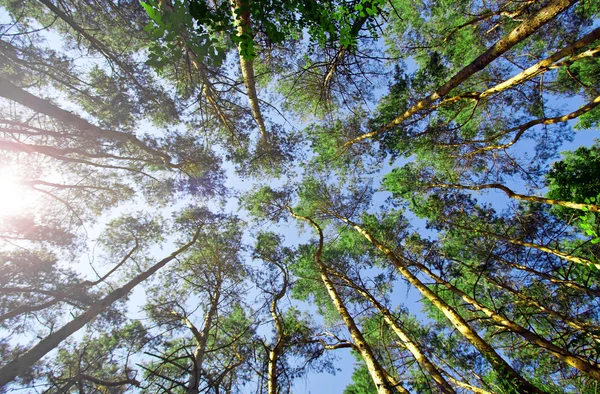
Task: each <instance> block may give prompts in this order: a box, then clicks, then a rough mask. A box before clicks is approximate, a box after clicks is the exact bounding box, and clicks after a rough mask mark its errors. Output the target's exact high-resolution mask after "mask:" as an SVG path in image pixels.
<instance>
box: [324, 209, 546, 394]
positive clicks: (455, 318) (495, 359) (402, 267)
mask: <svg viewBox="0 0 600 394" xmlns="http://www.w3.org/2000/svg"><path fill="white" fill-rule="evenodd" d="M329 213H330V214H331V215H333V216H334V217H336V218H338V219H339V220H341V221H342V222H344V223H346V224H348V225H349V226H351V227H352V228H354V229H355V230H356V231H357V232H358V233H360V234H361V235H362V236H364V237H365V238H366V239H367V240H368V241H369V242H371V244H373V246H375V248H377V249H378V250H379V251H380V252H382V253H383V254H385V255H386V256H387V258H388V259H389V260H390V261H391V262H392V264H394V266H395V267H396V269H397V270H398V271H399V272H400V274H402V276H404V278H406V280H408V282H409V283H410V284H412V285H413V286H414V287H415V288H416V289H417V290H419V292H420V293H421V294H422V295H423V296H424V297H425V298H427V299H428V300H429V301H430V302H431V303H432V304H433V305H434V306H435V307H436V308H437V309H439V310H440V311H441V312H442V313H443V314H444V315H445V316H446V318H447V319H448V320H449V321H450V322H451V323H452V325H454V327H456V329H457V330H458V331H459V332H460V333H461V334H462V335H463V336H464V337H465V339H467V340H468V341H469V342H470V343H471V344H473V346H474V347H475V348H476V349H477V350H479V352H480V353H481V354H482V355H483V357H485V359H486V360H488V362H489V363H490V364H491V365H492V367H493V368H494V369H495V370H496V371H497V372H498V373H499V374H500V376H505V377H506V378H507V379H508V380H509V381H512V382H514V385H515V386H516V388H517V389H518V391H519V392H521V393H536V394H542V393H544V391H542V390H540V389H539V388H537V387H536V386H534V385H533V384H531V383H529V382H528V381H527V380H525V379H524V378H523V377H522V376H521V375H519V374H518V373H517V371H515V370H514V369H513V368H512V367H511V366H510V364H508V363H507V362H506V361H505V360H504V359H503V358H502V357H500V355H499V354H498V353H496V350H495V349H494V348H493V347H492V346H491V345H490V344H489V343H487V342H486V341H485V340H483V338H481V337H480V336H479V334H478V333H477V332H476V331H475V330H474V329H473V328H471V326H469V324H468V323H467V321H466V320H465V319H464V318H463V317H462V316H461V315H460V314H459V313H458V312H457V311H456V310H455V309H454V308H452V307H451V306H450V305H448V304H447V303H446V302H445V301H444V300H443V299H442V298H441V297H440V296H439V295H437V294H436V293H435V292H434V291H433V290H431V289H430V288H429V287H427V286H426V285H425V284H424V283H423V282H421V281H420V280H419V278H417V277H416V276H415V275H414V274H413V273H412V272H410V270H409V269H408V265H410V263H412V262H410V261H407V262H405V261H404V260H403V258H402V257H399V256H396V254H395V253H394V252H393V251H392V250H391V249H389V248H387V247H386V246H384V245H383V244H382V243H380V242H379V241H378V240H377V239H375V238H374V237H373V236H372V235H371V234H370V233H369V232H367V231H366V230H365V229H363V228H362V227H361V226H359V225H358V224H356V223H354V222H353V221H351V220H349V219H347V218H345V217H343V216H340V215H338V214H336V213H334V212H329Z"/></svg>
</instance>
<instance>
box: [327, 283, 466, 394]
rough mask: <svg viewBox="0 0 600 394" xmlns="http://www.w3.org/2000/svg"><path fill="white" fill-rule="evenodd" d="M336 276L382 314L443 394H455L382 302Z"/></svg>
mask: <svg viewBox="0 0 600 394" xmlns="http://www.w3.org/2000/svg"><path fill="white" fill-rule="evenodd" d="M336 275H337V276H338V277H340V278H341V279H342V280H344V281H345V282H347V283H348V284H349V285H350V286H351V287H352V288H354V289H355V290H356V291H357V292H358V293H360V294H361V295H362V296H363V297H364V298H366V299H367V300H369V302H370V303H371V304H373V306H375V308H377V310H378V311H379V313H381V315H382V316H383V319H384V320H385V322H386V323H387V325H388V326H390V327H391V328H392V330H393V331H394V333H395V334H396V335H397V336H398V338H399V339H400V343H402V345H403V346H404V347H406V349H408V351H409V352H410V353H411V354H412V355H413V357H414V358H415V360H417V362H418V363H419V364H420V365H421V366H422V367H423V369H425V370H426V371H427V372H428V373H429V375H430V376H431V377H432V378H433V380H434V381H435V382H436V384H437V385H438V387H439V389H440V391H441V392H442V393H446V394H454V393H455V391H454V389H453V388H452V386H450V384H449V383H448V382H447V381H446V379H444V377H443V376H442V374H441V373H440V371H439V370H438V369H437V368H436V367H435V365H434V364H433V363H432V362H431V361H430V360H429V358H428V357H427V356H426V355H425V354H424V353H423V352H422V351H421V349H420V348H419V346H418V344H417V343H415V342H414V341H413V340H412V339H410V337H409V336H408V334H407V333H406V332H405V331H404V330H403V329H402V327H400V325H399V324H398V323H397V322H396V319H395V317H394V316H393V315H392V313H391V312H390V311H389V309H388V308H386V307H385V306H383V305H382V304H381V303H380V302H378V301H377V300H376V299H375V297H373V295H372V294H371V293H370V292H368V291H367V290H365V289H364V288H362V287H360V286H358V285H357V284H356V283H355V282H354V281H353V280H351V279H350V278H348V277H347V276H345V275H343V274H341V273H336Z"/></svg>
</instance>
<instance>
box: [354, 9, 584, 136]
mask: <svg viewBox="0 0 600 394" xmlns="http://www.w3.org/2000/svg"><path fill="white" fill-rule="evenodd" d="M576 2H577V0H552V1H550V2H549V3H548V5H546V6H545V7H544V8H542V9H541V10H540V11H539V12H538V13H537V14H535V15H533V16H531V17H529V18H527V19H525V20H524V21H523V22H521V24H519V25H518V26H517V27H516V28H515V29H513V30H512V31H511V32H510V33H508V34H507V35H506V36H504V37H503V38H502V39H500V40H499V41H497V42H496V43H495V44H494V45H492V46H491V47H490V48H488V50H487V51H485V52H484V53H483V54H481V55H480V56H479V57H477V58H476V59H475V60H473V61H472V62H471V63H470V64H469V65H467V66H466V67H465V68H463V69H462V70H460V71H459V72H458V73H456V74H454V76H452V78H450V79H449V80H448V81H447V82H446V83H445V84H443V85H442V86H440V87H439V88H438V89H437V90H436V91H435V92H433V93H432V94H430V95H429V96H427V97H425V98H424V99H422V100H420V101H419V102H417V103H416V104H415V105H413V106H412V107H410V108H409V109H407V110H406V111H404V112H403V113H402V114H401V115H399V116H398V117H396V118H395V119H394V120H392V121H391V122H389V123H388V124H386V125H385V126H383V127H381V128H380V129H378V130H375V131H372V132H369V133H365V134H362V135H360V136H358V137H356V138H353V139H351V140H350V141H348V142H347V143H346V144H345V146H346V147H348V146H350V145H352V144H355V143H357V142H360V141H362V140H365V139H368V138H373V137H375V136H377V135H380V134H382V133H384V132H386V131H388V130H389V129H391V128H392V127H394V126H397V125H399V124H400V123H402V122H404V121H405V120H406V119H408V118H409V117H411V116H412V115H414V114H416V113H417V112H419V111H423V110H427V109H429V108H430V107H431V106H432V105H433V104H434V103H435V102H436V101H437V100H439V99H440V98H442V97H444V96H445V95H447V94H448V93H449V92H450V91H451V90H452V89H454V88H455V87H457V86H458V85H460V84H461V83H463V82H464V81H465V80H467V79H468V78H470V77H471V76H473V75H474V74H475V73H477V72H479V71H480V70H483V69H484V68H485V67H486V66H487V65H488V64H490V63H491V62H493V61H494V60H496V59H497V58H498V57H500V56H502V55H503V54H504V53H505V52H507V51H508V50H510V49H511V48H512V47H514V46H515V45H517V44H518V43H520V42H521V41H523V40H525V39H526V38H527V37H529V36H530V35H532V34H533V33H535V31H536V30H537V29H539V28H540V27H542V26H544V25H545V24H546V23H548V22H549V21H551V20H552V19H554V18H555V17H556V16H557V15H559V14H560V13H562V12H564V11H565V10H566V9H568V8H569V7H570V6H572V5H573V4H575V3H576Z"/></svg>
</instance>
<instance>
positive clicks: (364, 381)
mask: <svg viewBox="0 0 600 394" xmlns="http://www.w3.org/2000/svg"><path fill="white" fill-rule="evenodd" d="M376 393H377V387H375V383H374V382H373V379H371V375H369V370H368V369H367V366H366V365H365V364H362V363H361V364H359V366H358V367H355V368H354V372H352V383H350V384H349V385H348V386H346V388H345V389H344V394H376Z"/></svg>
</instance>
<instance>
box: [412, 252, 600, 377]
mask: <svg viewBox="0 0 600 394" xmlns="http://www.w3.org/2000/svg"><path fill="white" fill-rule="evenodd" d="M411 265H412V266H415V267H417V268H418V269H419V270H421V271H422V272H424V273H425V274H427V275H428V276H429V277H431V278H432V279H433V280H435V282H436V283H438V284H440V285H442V286H444V287H445V288H447V289H448V290H450V291H451V292H452V293H454V294H456V295H457V296H459V297H460V298H461V299H463V300H464V301H465V302H466V303H467V304H469V305H471V306H473V307H474V308H475V309H477V310H478V311H480V312H483V313H484V314H485V315H486V316H488V317H489V318H491V319H492V320H493V321H495V322H496V323H498V324H499V325H501V326H503V327H506V328H508V329H509V330H510V331H511V332H514V333H515V334H517V335H519V336H521V337H522V338H523V339H525V340H526V341H527V342H529V343H531V344H534V345H536V346H539V347H540V348H542V349H544V350H546V351H547V352H549V353H550V354H552V355H553V356H555V357H556V358H558V359H559V360H561V361H563V362H565V363H567V364H568V365H570V366H572V367H573V368H576V369H578V370H580V371H581V372H583V373H584V374H586V375H588V376H590V377H591V378H593V379H596V380H600V368H598V365H597V364H596V363H592V362H589V361H588V360H585V359H584V358H582V357H579V356H577V355H574V354H572V353H571V352H569V351H567V350H565V349H563V348H560V347H558V346H556V345H555V344H553V343H552V342H550V341H548V340H547V339H545V338H542V337H540V336H539V335H537V334H535V333H533V332H531V331H529V330H528V329H526V328H525V327H523V326H521V325H519V324H517V323H515V322H514V321H512V320H510V319H508V318H506V317H504V316H502V315H500V314H498V313H496V312H495V311H493V310H491V309H490V308H488V307H486V306H484V305H482V304H480V303H479V302H477V301H476V300H475V299H473V298H472V297H471V296H469V295H468V294H466V293H465V292H463V291H462V290H460V289H458V288H457V287H455V286H453V285H452V284H451V283H449V282H447V281H445V280H443V279H442V278H440V277H439V276H437V275H436V274H434V273H433V272H432V271H431V270H430V269H429V268H427V267H426V266H425V265H423V264H421V263H418V262H416V261H411Z"/></svg>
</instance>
